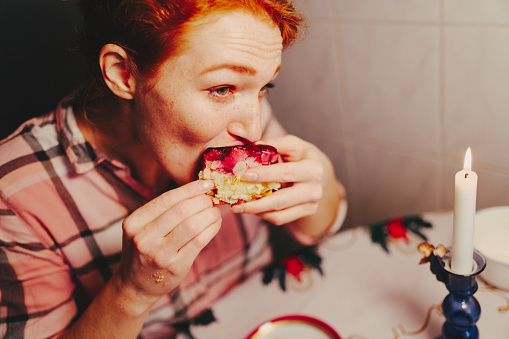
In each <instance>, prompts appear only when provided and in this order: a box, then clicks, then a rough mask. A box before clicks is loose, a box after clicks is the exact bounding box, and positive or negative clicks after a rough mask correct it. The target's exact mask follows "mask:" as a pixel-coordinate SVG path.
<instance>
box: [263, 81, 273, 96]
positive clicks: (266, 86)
mask: <svg viewBox="0 0 509 339" xmlns="http://www.w3.org/2000/svg"><path fill="white" fill-rule="evenodd" d="M271 88H274V84H273V83H271V82H269V83H268V84H267V85H265V86H263V87H262V89H261V91H260V92H262V93H263V94H265V93H267V92H268V91H269V89H271Z"/></svg>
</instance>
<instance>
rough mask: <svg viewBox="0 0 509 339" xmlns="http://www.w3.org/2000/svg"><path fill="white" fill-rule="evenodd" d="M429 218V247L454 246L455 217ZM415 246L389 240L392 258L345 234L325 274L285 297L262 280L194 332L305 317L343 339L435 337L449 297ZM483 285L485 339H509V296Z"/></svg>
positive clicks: (241, 329) (246, 329) (309, 276)
mask: <svg viewBox="0 0 509 339" xmlns="http://www.w3.org/2000/svg"><path fill="white" fill-rule="evenodd" d="M422 217H423V219H424V220H426V221H429V222H431V224H432V225H433V226H432V228H431V229H425V230H423V233H424V234H425V235H426V236H427V238H428V242H430V243H431V244H433V245H439V244H443V245H445V246H449V245H450V244H451V238H452V213H451V212H434V213H426V214H424V215H423V216H422ZM409 240H410V241H409V243H408V244H407V243H406V242H405V241H403V240H402V239H399V240H394V241H392V242H390V243H389V245H388V247H389V253H387V252H385V251H384V250H383V249H382V247H381V246H380V245H379V244H377V243H374V242H372V241H371V238H370V233H369V232H368V231H367V229H366V228H365V227H357V228H353V229H350V230H346V231H342V232H340V233H339V234H338V235H336V236H334V237H332V238H331V239H329V240H328V241H326V242H325V243H323V244H322V245H320V247H319V248H318V253H319V254H320V256H321V257H322V258H323V263H322V268H323V271H324V275H323V276H321V275H320V274H319V273H318V272H317V271H316V270H310V271H307V272H306V273H305V275H304V276H303V279H302V282H301V283H300V284H299V283H297V281H296V280H292V278H288V280H289V281H288V282H287V286H288V288H287V290H286V291H283V290H282V289H281V288H280V287H279V285H278V282H277V281H276V280H274V281H272V282H271V283H270V284H268V285H264V284H263V283H262V274H261V273H259V274H255V275H254V276H252V277H251V278H250V279H249V280H247V281H246V282H245V283H243V284H241V285H240V286H238V287H237V288H235V289H234V290H232V291H231V292H230V293H229V294H228V295H226V296H225V297H224V298H223V299H221V300H219V301H218V302H217V303H216V304H215V305H214V306H213V308H212V310H213V313H214V315H215V317H216V321H215V322H213V323H211V324H209V325H207V326H192V327H191V332H192V333H193V335H194V336H195V337H196V338H197V339H207V338H214V339H215V338H225V339H226V338H228V339H237V338H238V339H242V338H245V337H246V335H248V334H249V333H250V332H251V331H252V330H253V329H255V328H256V327H257V326H258V325H260V324H261V323H263V322H265V321H267V320H270V319H273V318H276V317H280V316H284V315H291V314H301V315H307V316H311V317H314V318H318V319H320V320H322V321H324V322H326V323H328V324H329V325H330V326H332V327H333V328H334V329H335V330H336V331H337V332H338V333H339V335H340V336H341V338H342V339H345V338H350V339H354V338H355V339H360V338H366V339H383V338H422V339H430V338H435V337H437V336H439V335H440V332H441V327H442V325H443V323H444V320H445V318H444V316H443V315H442V314H441V312H440V311H439V306H440V305H441V303H442V301H443V299H444V297H445V296H446V295H447V294H448V291H447V289H446V287H445V285H444V284H443V283H441V282H439V281H437V280H436V278H435V276H434V275H433V274H432V273H431V272H430V268H429V267H430V266H429V264H424V265H419V261H420V259H421V258H422V256H421V254H420V253H419V252H418V251H417V249H416V247H417V244H419V243H420V242H422V239H420V238H418V237H417V236H415V235H413V234H409ZM477 280H478V283H479V290H478V291H477V293H476V294H475V297H476V298H477V300H479V302H480V304H481V309H482V313H481V318H480V320H479V322H478V323H477V325H478V327H479V331H480V336H481V338H483V339H507V338H509V292H506V291H500V290H494V289H491V288H490V287H488V286H487V285H486V284H485V283H484V282H483V281H482V279H477Z"/></svg>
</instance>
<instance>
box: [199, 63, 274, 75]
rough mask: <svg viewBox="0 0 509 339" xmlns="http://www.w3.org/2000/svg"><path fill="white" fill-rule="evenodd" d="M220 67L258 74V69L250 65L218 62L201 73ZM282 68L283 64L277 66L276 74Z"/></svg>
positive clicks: (248, 73) (242, 72)
mask: <svg viewBox="0 0 509 339" xmlns="http://www.w3.org/2000/svg"><path fill="white" fill-rule="evenodd" d="M220 69H230V70H232V71H234V72H237V73H241V74H247V75H256V73H258V72H257V71H256V69H254V68H252V67H249V66H243V65H232V64H218V65H213V66H211V67H208V68H206V69H204V70H203V71H202V72H201V73H200V75H203V74H205V73H210V72H213V71H217V70H220ZM280 69H281V65H279V66H277V68H276V71H275V72H274V74H276V73H277V72H279V70H280Z"/></svg>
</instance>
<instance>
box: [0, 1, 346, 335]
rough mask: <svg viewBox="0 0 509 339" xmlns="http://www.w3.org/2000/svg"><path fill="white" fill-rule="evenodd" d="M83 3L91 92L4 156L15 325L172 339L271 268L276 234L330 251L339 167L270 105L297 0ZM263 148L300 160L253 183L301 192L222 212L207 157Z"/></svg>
mask: <svg viewBox="0 0 509 339" xmlns="http://www.w3.org/2000/svg"><path fill="white" fill-rule="evenodd" d="M81 8H82V11H83V13H84V19H85V20H84V30H83V34H82V46H83V52H84V54H85V57H86V60H87V65H88V68H87V72H86V77H85V81H84V83H83V86H82V87H80V88H79V89H78V90H77V91H76V93H75V95H73V96H71V97H69V98H66V99H65V100H63V101H62V102H61V104H60V105H59V106H58V108H57V109H56V110H55V111H54V112H52V113H51V114H48V115H46V116H44V117H40V118H36V119H32V120H30V121H28V122H26V123H25V124H23V125H22V126H21V127H20V128H19V129H18V130H17V131H16V132H15V133H13V134H12V135H11V136H9V137H8V138H7V139H5V140H4V141H2V143H1V145H0V192H1V200H0V226H1V227H0V239H1V243H0V246H1V247H0V256H1V261H0V271H1V274H0V289H1V310H2V312H1V314H0V326H1V332H2V334H3V335H5V336H6V337H26V338H35V337H36V338H43V337H53V336H61V337H86V338H116V337H118V338H136V337H138V336H141V337H147V338H160V337H164V338H168V337H171V336H172V335H174V334H175V332H176V327H175V326H174V325H175V324H177V323H183V322H186V321H189V320H190V319H192V318H194V317H196V316H198V315H200V314H201V313H202V312H203V311H204V310H206V309H207V308H209V307H210V306H211V304H212V302H213V301H214V300H216V299H217V298H219V297H220V296H221V295H223V294H224V293H225V292H226V291H228V290H229V289H230V288H232V287H233V286H234V285H235V284H237V283H238V282H240V281H242V280H243V279H245V278H246V277H247V276H248V275H249V274H251V273H252V272H255V271H256V270H258V269H260V267H262V266H263V265H266V264H268V263H269V262H270V260H271V250H270V246H269V239H268V231H267V227H266V225H267V224H269V223H270V224H272V226H270V227H275V226H274V225H281V226H282V227H285V228H286V229H287V230H288V232H289V233H290V234H292V235H293V236H294V237H295V238H296V239H297V240H299V241H300V242H302V243H303V244H312V243H314V242H317V241H319V240H320V239H321V238H322V237H323V236H326V235H327V234H330V233H332V232H334V231H336V230H337V229H338V228H339V227H340V225H341V223H342V221H343V217H344V212H345V201H344V198H343V197H344V191H343V188H342V186H341V185H340V184H339V183H338V182H337V180H336V178H335V174H334V170H333V167H332V165H331V162H330V161H329V159H328V158H327V157H326V156H325V155H324V153H322V152H321V151H320V150H318V149H317V148H316V147H315V146H313V145H311V144H309V143H307V142H305V141H303V140H301V139H299V138H297V137H295V136H289V135H285V133H284V131H283V129H282V128H281V126H280V125H279V124H278V122H277V121H276V120H275V118H274V117H273V116H272V115H271V112H270V107H269V106H268V104H267V103H266V101H265V100H264V96H265V94H266V92H267V90H268V88H270V87H271V82H272V81H273V80H274V79H275V77H276V76H277V74H278V72H279V69H280V67H281V54H282V51H283V49H284V48H285V47H287V46H288V45H289V44H290V43H291V42H292V41H293V40H294V39H295V38H296V37H297V35H298V33H299V31H300V27H301V26H300V25H301V24H302V19H301V16H300V15H299V14H298V13H297V12H296V11H295V10H294V8H293V6H292V5H291V4H289V3H288V2H287V1H286V0H242V1H241V0H239V1H233V0H217V1H214V0H208V1H205V0H203V1H202V0H187V1H169V0H84V1H82V2H81ZM245 142H262V143H266V144H270V145H273V146H275V147H276V148H277V149H278V151H279V153H280V154H281V156H282V159H283V160H284V161H283V162H281V163H278V164H275V165H271V166H261V167H256V168H253V169H251V170H249V171H247V172H246V173H245V174H244V179H246V180H248V181H255V182H272V181H276V182H280V183H282V185H283V188H282V189H280V190H279V191H277V192H276V193H274V194H272V195H270V196H267V197H265V198H262V199H260V200H257V201H253V202H249V203H244V204H239V205H234V206H231V207H229V206H228V207H224V206H221V207H218V206H214V204H213V203H212V201H211V198H210V197H209V196H208V195H207V194H206V193H207V192H208V191H209V190H210V189H211V182H209V181H208V180H196V175H197V166H198V163H199V159H200V156H201V154H203V152H204V150H205V149H206V148H208V147H211V146H232V145H240V144H242V143H245ZM267 221H268V222H269V223H267Z"/></svg>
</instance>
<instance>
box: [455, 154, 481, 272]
mask: <svg viewBox="0 0 509 339" xmlns="http://www.w3.org/2000/svg"><path fill="white" fill-rule="evenodd" d="M454 186H455V190H454V220H453V234H452V250H451V252H452V253H451V256H452V257H451V270H452V272H454V273H456V274H461V275H467V274H470V273H472V270H473V256H474V218H475V208H476V206H475V204H476V196H477V173H475V172H474V171H472V156H471V151H470V147H469V148H468V150H467V153H466V155H465V164H464V166H463V170H462V171H459V172H458V173H456V176H455V178H454Z"/></svg>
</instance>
